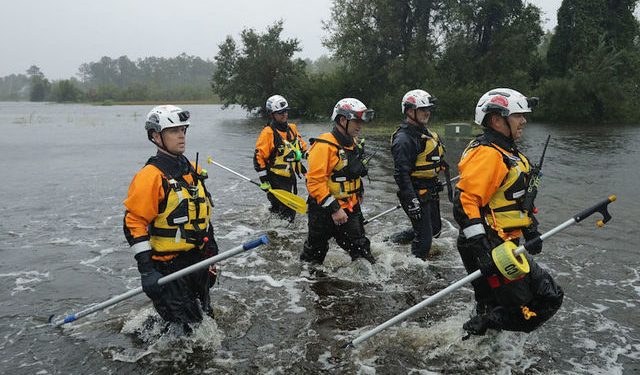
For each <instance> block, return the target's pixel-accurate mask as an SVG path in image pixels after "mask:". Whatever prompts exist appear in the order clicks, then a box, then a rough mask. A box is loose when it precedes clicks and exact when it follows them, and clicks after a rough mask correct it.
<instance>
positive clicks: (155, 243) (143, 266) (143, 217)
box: [124, 105, 218, 332]
mask: <svg viewBox="0 0 640 375" xmlns="http://www.w3.org/2000/svg"><path fill="white" fill-rule="evenodd" d="M188 127H189V112H187V111H183V110H182V109H180V108H178V107H175V106H172V105H163V106H158V107H155V108H153V109H152V110H151V112H149V114H148V115H147V119H146V123H145V129H146V130H147V136H148V138H149V140H150V141H151V142H153V143H154V144H155V145H156V147H157V148H158V152H157V154H156V156H154V157H151V158H150V159H149V160H148V161H147V163H146V165H145V166H144V167H143V168H142V169H141V170H140V171H139V172H138V173H137V174H136V175H135V177H134V178H133V181H131V185H130V186H129V193H128V196H127V199H126V200H125V201H124V205H125V207H126V213H125V217H124V234H125V236H126V238H127V241H128V242H129V245H131V249H132V250H133V251H134V252H135V258H136V261H137V262H138V270H139V271H140V276H141V279H142V289H143V290H144V292H145V293H146V295H147V296H148V297H149V298H150V299H151V300H152V301H153V306H154V307H155V309H156V311H157V312H158V314H159V315H160V316H161V317H162V318H163V319H164V320H166V321H168V322H173V323H178V324H181V325H182V327H184V329H185V330H186V331H187V332H189V331H190V328H189V327H188V325H187V324H188V323H194V322H199V321H201V320H202V312H203V311H204V312H205V313H206V314H208V315H210V316H212V317H213V310H212V308H211V304H210V297H209V288H210V287H211V286H212V285H213V283H214V282H215V268H214V267H213V266H212V267H210V269H209V270H207V269H204V270H199V271H195V272H192V273H190V274H188V275H186V276H184V277H182V278H180V279H177V280H175V281H172V282H170V283H167V284H164V285H162V286H160V285H158V283H157V282H158V279H160V278H161V277H163V276H166V275H168V274H170V273H173V272H175V271H178V270H181V269H183V268H185V267H187V266H190V265H192V264H194V263H197V262H199V261H201V260H203V259H205V258H207V257H211V256H214V255H216V254H218V245H217V244H216V241H215V239H214V237H213V226H212V225H211V222H210V217H211V209H212V207H213V205H212V203H211V195H210V194H209V192H208V191H207V189H206V188H205V186H204V180H205V179H206V178H207V175H206V171H204V170H201V169H200V168H198V170H197V171H196V169H195V165H193V164H192V163H190V162H189V160H187V158H186V157H185V156H184V155H183V154H184V152H185V142H186V141H185V139H186V133H187V128H188Z"/></svg>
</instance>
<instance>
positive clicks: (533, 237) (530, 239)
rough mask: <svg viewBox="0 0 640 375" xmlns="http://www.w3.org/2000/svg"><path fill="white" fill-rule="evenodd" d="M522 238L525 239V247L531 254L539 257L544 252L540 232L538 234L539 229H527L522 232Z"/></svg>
mask: <svg viewBox="0 0 640 375" xmlns="http://www.w3.org/2000/svg"><path fill="white" fill-rule="evenodd" d="M522 236H523V237H524V239H525V241H527V242H525V244H524V247H525V249H527V251H528V252H529V254H531V255H537V254H540V252H541V251H542V240H541V239H540V232H538V229H537V228H532V227H529V228H525V229H523V230H522Z"/></svg>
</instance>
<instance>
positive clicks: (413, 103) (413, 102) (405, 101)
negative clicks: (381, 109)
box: [402, 89, 436, 114]
mask: <svg viewBox="0 0 640 375" xmlns="http://www.w3.org/2000/svg"><path fill="white" fill-rule="evenodd" d="M435 106H436V98H435V97H433V96H431V95H429V93H428V92H426V91H424V90H420V89H415V90H411V91H409V92H407V93H406V94H404V96H403V97H402V114H404V113H405V111H406V110H407V109H409V108H415V109H418V108H431V109H434V108H435Z"/></svg>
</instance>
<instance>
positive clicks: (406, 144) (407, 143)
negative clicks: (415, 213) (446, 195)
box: [391, 132, 418, 200]
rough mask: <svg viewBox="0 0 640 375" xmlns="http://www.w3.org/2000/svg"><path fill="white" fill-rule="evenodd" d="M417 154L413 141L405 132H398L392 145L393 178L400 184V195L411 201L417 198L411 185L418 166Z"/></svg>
mask: <svg viewBox="0 0 640 375" xmlns="http://www.w3.org/2000/svg"><path fill="white" fill-rule="evenodd" d="M417 152H418V150H417V147H416V144H415V142H414V141H413V139H411V137H409V136H408V135H407V134H406V133H404V132H398V134H397V135H396V137H395V138H394V139H393V142H392V143H391V154H392V155H393V164H394V167H393V178H394V179H395V180H396V184H398V188H399V190H400V193H401V194H402V195H403V196H404V197H406V198H408V199H409V200H411V199H413V198H416V197H417V195H416V192H415V190H414V189H413V184H412V183H411V172H412V170H413V167H414V166H415V164H416V158H417V156H418V154H417Z"/></svg>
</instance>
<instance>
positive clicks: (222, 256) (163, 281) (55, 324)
mask: <svg viewBox="0 0 640 375" xmlns="http://www.w3.org/2000/svg"><path fill="white" fill-rule="evenodd" d="M268 243H269V239H268V238H267V236H265V235H263V236H261V237H259V238H258V239H255V240H253V241H249V242H246V243H244V244H242V245H240V246H236V247H234V248H233V249H231V250H227V251H225V252H224V253H222V254H218V255H216V256H214V257H211V258H207V259H205V260H203V261H200V262H198V263H196V264H192V265H190V266H189V267H186V268H183V269H181V270H179V271H176V272H174V273H172V274H170V275H167V276H165V277H162V278H160V279H159V280H158V285H164V284H166V283H168V282H171V281H173V280H175V279H178V278H180V277H182V276H184V275H187V274H189V273H191V272H194V271H196V270H200V269H203V268H207V267H209V266H210V265H212V264H214V263H217V262H219V261H221V260H224V259H227V258H231V257H232V256H234V255H237V254H239V253H242V252H245V251H247V250H251V249H254V248H256V247H258V246H260V245H265V244H268ZM140 293H142V287H138V288H136V289H131V290H130V291H128V292H126V293H123V294H120V295H118V296H115V297H113V298H111V299H108V300H106V301H104V302H102V303H99V304H97V305H93V306H91V307H88V308H86V309H84V310H82V311H79V312H77V313H75V314H71V315H68V316H67V317H65V318H64V319H60V320H58V321H53V317H54V316H53V315H51V316H50V317H49V324H50V325H51V326H52V327H58V326H61V325H63V324H66V323H71V322H73V321H76V320H78V319H80V318H82V317H83V316H87V315H89V314H93V313H94V312H96V311H99V310H102V309H104V308H107V307H109V306H113V305H115V304H116V303H119V302H122V301H124V300H126V299H128V298H131V297H133V296H135V295H136V294H140Z"/></svg>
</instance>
